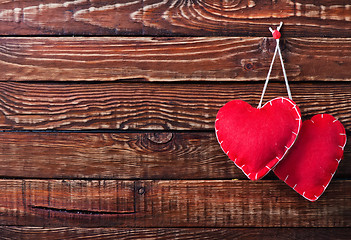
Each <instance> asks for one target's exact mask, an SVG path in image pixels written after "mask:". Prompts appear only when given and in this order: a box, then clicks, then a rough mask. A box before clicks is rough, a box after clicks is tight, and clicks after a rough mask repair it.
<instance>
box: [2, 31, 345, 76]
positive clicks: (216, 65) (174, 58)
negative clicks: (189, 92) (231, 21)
mask: <svg viewBox="0 0 351 240" xmlns="http://www.w3.org/2000/svg"><path fill="white" fill-rule="evenodd" d="M350 32H351V31H350ZM0 46H1V47H0V68H1V69H2V74H1V75H0V80H2V81H9V80H10V81H47V80H50V81H121V80H130V81H150V82H179V81H251V82H252V81H264V80H265V78H266V75H267V72H268V69H269V65H270V62H271V58H272V56H273V52H274V48H275V40H274V39H273V38H233V37H213V38H212V37H204V38H187V37H181V38H148V37H140V38H128V37H126V38H121V37H120V38H111V37H105V38H101V37H100V38H96V37H89V38H86V37H78V38H47V37H36V38H34V37H31V38H17V37H16V38H11V37H5V38H0ZM281 48H282V49H283V57H284V61H285V66H286V71H287V75H288V77H289V81H350V80H351V73H350V71H349V66H350V65H351V58H350V57H349V56H350V55H351V39H350V38H341V39H335V38H332V39H323V38H288V39H285V40H284V41H283V42H282V46H281ZM271 79H273V80H282V79H283V76H282V70H281V66H280V63H279V61H278V60H277V61H276V63H275V65H274V68H273V72H272V75H271Z"/></svg>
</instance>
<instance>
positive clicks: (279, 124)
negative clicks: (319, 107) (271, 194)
mask: <svg viewBox="0 0 351 240" xmlns="http://www.w3.org/2000/svg"><path fill="white" fill-rule="evenodd" d="M300 126H301V114H300V110H299V108H298V107H297V106H296V104H295V103H294V102H293V101H292V100H290V99H287V98H283V97H280V98H275V99H273V100H271V101H269V102H267V103H266V104H265V105H264V106H263V107H262V108H259V109H258V108H254V107H252V106H251V105H250V104H248V103H246V102H244V101H241V100H233V101H230V102H228V103H227V104H225V105H224V106H223V107H222V108H221V109H220V110H219V111H218V114H217V118H216V122H215V129H216V136H217V140H218V142H219V144H220V146H221V148H222V150H223V151H224V152H225V153H226V154H227V155H228V157H229V158H230V159H231V160H232V161H233V162H234V163H235V164H236V166H237V167H238V168H240V169H241V170H242V171H243V172H244V173H245V175H246V176H247V177H248V178H249V179H251V180H258V179H260V178H262V177H263V176H265V175H266V174H267V173H268V172H269V171H270V170H271V169H272V168H273V167H274V166H275V165H276V164H277V163H278V162H279V161H280V160H281V159H282V158H283V157H284V155H285V154H286V152H287V151H288V150H289V149H290V147H291V146H292V145H293V143H294V142H295V139H296V136H297V135H298V133H299V131H300Z"/></svg>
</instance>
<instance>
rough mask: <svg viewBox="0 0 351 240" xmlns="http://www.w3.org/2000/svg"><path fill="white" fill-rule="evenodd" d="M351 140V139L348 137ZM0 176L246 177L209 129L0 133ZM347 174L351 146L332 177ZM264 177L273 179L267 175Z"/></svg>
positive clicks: (349, 172)
mask: <svg viewBox="0 0 351 240" xmlns="http://www.w3.org/2000/svg"><path fill="white" fill-rule="evenodd" d="M348 140H349V141H348V142H351V139H350V138H349V139H348ZM0 176H2V177H7V178H63V179H78V178H79V179H82V178H89V179H247V177H246V176H245V175H244V174H243V173H242V171H241V170H240V169H239V168H237V167H235V165H234V164H233V162H232V161H231V160H230V159H229V158H228V157H227V156H226V155H225V154H224V153H223V152H222V150H221V148H220V146H219V144H218V142H217V139H216V137H215V134H214V133H213V132H202V133H192V132H187V133H170V132H155V133H45V132H40V133H19V132H15V133H4V132H3V133H0ZM337 178H339V179H340V178H341V179H350V178H351V147H350V144H348V145H347V146H346V148H345V154H344V159H343V160H342V161H341V162H340V166H339V168H338V170H337V172H336V174H335V176H334V179H337ZM264 179H277V177H275V175H274V174H273V173H270V174H269V175H268V176H266V177H265V178H264Z"/></svg>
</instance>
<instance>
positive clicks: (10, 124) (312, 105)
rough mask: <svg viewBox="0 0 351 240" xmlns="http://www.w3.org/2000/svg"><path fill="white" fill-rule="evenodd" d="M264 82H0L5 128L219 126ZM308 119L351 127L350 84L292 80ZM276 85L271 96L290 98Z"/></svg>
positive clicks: (0, 120)
mask: <svg viewBox="0 0 351 240" xmlns="http://www.w3.org/2000/svg"><path fill="white" fill-rule="evenodd" d="M262 85H263V84H236V83H233V84H216V85H214V84H163V85H160V84H150V83H128V84H125V83H105V84H31V83H14V82H2V83H0V101H1V105H0V129H1V130H4V129H12V130H23V129H26V130H48V129H57V130H86V129H120V130H133V129H134V130H135V129H136V130H140V129H144V130H145V129H148V130H155V129H159V130H204V129H207V130H213V129H214V121H215V117H216V114H217V111H218V109H219V108H220V107H222V106H223V105H224V104H225V103H226V102H228V101H230V100H233V99H242V100H245V101H247V102H248V103H250V104H252V105H253V106H257V104H258V102H259V99H260V95H261V91H262V87H263V86H262ZM291 89H292V95H293V99H294V101H295V102H296V103H297V104H298V105H299V107H300V109H301V111H302V116H303V118H305V119H306V118H311V117H312V116H313V115H315V114H319V113H329V114H331V115H333V116H334V117H336V118H338V119H339V120H340V121H341V122H342V123H343V124H344V126H345V128H346V129H347V130H350V129H351V111H350V110H351V85H350V84H321V83H315V84H291ZM286 95H287V94H286V89H285V86H284V85H283V84H273V83H272V84H270V85H269V87H268V89H267V94H266V96H265V100H269V99H272V98H275V97H278V96H286Z"/></svg>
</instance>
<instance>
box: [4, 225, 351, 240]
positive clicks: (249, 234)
mask: <svg viewBox="0 0 351 240" xmlns="http://www.w3.org/2000/svg"><path fill="white" fill-rule="evenodd" d="M350 234H351V228H128V229H126V228H68V227H60V228H42V227H16V226H0V235H1V236H0V239H24V240H27V239H28V240H29V239H33V240H37V239H50V240H61V239H76V238H84V239H104V240H106V239H150V240H151V239H157V240H162V239H163V240H168V239H198V240H202V239H213V240H217V239H231V240H233V239H234V240H235V239H245V240H256V239H261V240H280V239H282V237H284V239H286V240H300V239H310V240H330V239H334V240H348V239H349V237H350Z"/></svg>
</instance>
